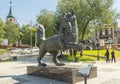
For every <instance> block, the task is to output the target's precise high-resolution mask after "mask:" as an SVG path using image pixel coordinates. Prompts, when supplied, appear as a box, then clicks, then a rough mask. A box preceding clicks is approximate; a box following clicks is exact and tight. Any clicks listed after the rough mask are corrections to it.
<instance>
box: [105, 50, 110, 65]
mask: <svg viewBox="0 0 120 84" xmlns="http://www.w3.org/2000/svg"><path fill="white" fill-rule="evenodd" d="M105 56H106V63H108V62H110V58H109V50H108V49H107V50H106V52H105Z"/></svg>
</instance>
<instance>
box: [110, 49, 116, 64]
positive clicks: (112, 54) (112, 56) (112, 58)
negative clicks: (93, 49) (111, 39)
mask: <svg viewBox="0 0 120 84" xmlns="http://www.w3.org/2000/svg"><path fill="white" fill-rule="evenodd" d="M113 60H114V63H116V59H115V52H114V50H112V52H111V62H113Z"/></svg>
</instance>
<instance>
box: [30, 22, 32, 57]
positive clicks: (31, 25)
mask: <svg viewBox="0 0 120 84" xmlns="http://www.w3.org/2000/svg"><path fill="white" fill-rule="evenodd" d="M29 26H30V49H31V55H32V21H30V25H29Z"/></svg>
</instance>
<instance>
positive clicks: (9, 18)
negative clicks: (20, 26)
mask: <svg viewBox="0 0 120 84" xmlns="http://www.w3.org/2000/svg"><path fill="white" fill-rule="evenodd" d="M6 19H7V21H11V22H16V19H15V17H14V16H13V15H12V1H11V0H10V9H9V13H8V15H7V18H6Z"/></svg>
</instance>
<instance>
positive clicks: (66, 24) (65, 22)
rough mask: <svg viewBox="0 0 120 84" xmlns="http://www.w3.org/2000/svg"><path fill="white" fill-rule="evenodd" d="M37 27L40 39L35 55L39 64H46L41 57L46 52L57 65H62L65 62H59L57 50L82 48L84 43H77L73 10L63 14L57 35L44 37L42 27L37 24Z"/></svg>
mask: <svg viewBox="0 0 120 84" xmlns="http://www.w3.org/2000/svg"><path fill="white" fill-rule="evenodd" d="M37 28H38V38H39V40H41V45H40V50H39V56H38V57H37V60H38V65H39V66H46V64H45V63H42V58H43V56H44V55H45V54H46V53H47V52H49V53H50V54H51V55H52V56H53V62H54V63H55V64H56V65H57V66H63V65H65V64H64V63H62V62H60V61H59V60H58V58H57V54H58V52H59V50H66V49H75V50H81V49H83V46H84V45H82V44H78V29H77V20H76V16H75V14H74V12H73V11H72V12H71V13H68V14H64V16H63V18H62V23H61V25H60V29H59V33H58V35H54V36H52V37H50V38H47V39H45V29H44V27H43V26H42V25H41V24H39V25H38V26H37Z"/></svg>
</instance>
